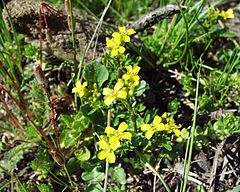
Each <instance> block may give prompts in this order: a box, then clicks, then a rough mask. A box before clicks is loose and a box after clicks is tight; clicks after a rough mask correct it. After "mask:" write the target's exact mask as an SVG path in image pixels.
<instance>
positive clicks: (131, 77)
mask: <svg viewBox="0 0 240 192" xmlns="http://www.w3.org/2000/svg"><path fill="white" fill-rule="evenodd" d="M125 68H126V69H127V73H125V74H123V76H122V78H123V80H124V82H125V85H126V87H127V88H128V89H129V90H128V94H129V96H133V94H134V90H135V87H137V86H139V84H140V77H139V76H138V75H137V74H138V72H139V71H140V67H138V66H131V65H129V66H126V67H125Z"/></svg>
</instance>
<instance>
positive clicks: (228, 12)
mask: <svg viewBox="0 0 240 192" xmlns="http://www.w3.org/2000/svg"><path fill="white" fill-rule="evenodd" d="M226 14H227V17H228V19H233V18H234V13H233V9H228V10H227V11H226Z"/></svg>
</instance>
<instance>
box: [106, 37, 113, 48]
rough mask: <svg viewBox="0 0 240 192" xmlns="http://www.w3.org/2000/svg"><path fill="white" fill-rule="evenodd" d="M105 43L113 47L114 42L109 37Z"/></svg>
mask: <svg viewBox="0 0 240 192" xmlns="http://www.w3.org/2000/svg"><path fill="white" fill-rule="evenodd" d="M106 44H107V47H108V48H113V47H114V42H113V40H111V39H110V38H109V37H107V38H106Z"/></svg>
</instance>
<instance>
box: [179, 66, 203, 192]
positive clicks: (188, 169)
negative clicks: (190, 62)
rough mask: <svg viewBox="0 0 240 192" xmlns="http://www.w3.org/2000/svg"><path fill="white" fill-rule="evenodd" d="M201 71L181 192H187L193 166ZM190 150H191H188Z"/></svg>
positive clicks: (198, 78)
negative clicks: (191, 166)
mask: <svg viewBox="0 0 240 192" xmlns="http://www.w3.org/2000/svg"><path fill="white" fill-rule="evenodd" d="M200 70H201V66H200V68H199V71H198V77H197V85H196V95H195V103H194V114H193V123H192V127H191V135H190V137H189V140H188V144H189V146H188V147H187V151H186V152H187V155H185V160H184V162H185V161H186V160H187V163H186V166H184V170H183V179H184V180H183V185H182V187H181V191H182V192H185V191H186V187H187V181H188V175H189V171H190V165H191V158H192V151H193V142H194V137H195V129H196V119H197V111H198V110H197V106H198V90H199V81H200ZM188 148H189V150H188Z"/></svg>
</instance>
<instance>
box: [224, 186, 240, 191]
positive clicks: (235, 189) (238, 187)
mask: <svg viewBox="0 0 240 192" xmlns="http://www.w3.org/2000/svg"><path fill="white" fill-rule="evenodd" d="M239 191H240V185H238V186H236V187H234V188H233V189H229V190H227V191H226V192H239Z"/></svg>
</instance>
